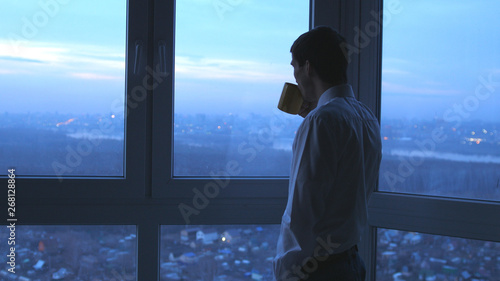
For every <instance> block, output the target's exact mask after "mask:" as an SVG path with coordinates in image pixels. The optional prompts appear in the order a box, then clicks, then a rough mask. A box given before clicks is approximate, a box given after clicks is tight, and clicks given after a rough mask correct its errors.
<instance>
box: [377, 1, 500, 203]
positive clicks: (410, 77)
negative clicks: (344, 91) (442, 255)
mask: <svg viewBox="0 0 500 281" xmlns="http://www.w3.org/2000/svg"><path fill="white" fill-rule="evenodd" d="M394 2H397V5H396V6H394ZM391 5H392V7H396V9H392V12H391V11H390V10H388V11H386V13H384V15H386V18H385V21H384V30H383V34H384V36H383V55H382V120H381V122H382V124H381V129H382V137H383V158H382V164H381V172H380V184H379V189H380V190H382V191H392V192H404V193H416V194H425V195H437V196H452V197H462V198H473V199H487V200H500V185H499V184H500V172H499V171H500V119H499V118H498V117H499V115H498V108H500V96H499V95H497V94H495V93H496V92H498V90H499V89H500V53H499V52H498V51H497V50H498V49H499V48H500V35H499V33H498V32H496V29H497V26H498V25H499V24H500V18H499V17H498V15H497V14H496V12H494V11H498V10H499V9H500V2H498V1H492V0H488V1H480V2H477V1H462V2H460V4H458V5H456V2H453V1H439V2H436V1H429V0H425V1H408V0H404V1H391V0H386V1H384V6H386V7H391ZM459 19H460V20H459Z"/></svg>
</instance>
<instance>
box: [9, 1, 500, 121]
mask: <svg viewBox="0 0 500 281" xmlns="http://www.w3.org/2000/svg"><path fill="white" fill-rule="evenodd" d="M390 3H396V4H397V5H399V8H400V9H399V10H398V12H397V13H392V14H391V18H390V20H389V19H388V18H387V21H386V23H385V26H384V30H383V60H382V63H383V68H382V117H383V118H423V119H431V118H435V117H438V118H443V117H446V116H448V117H450V115H452V114H457V113H455V112H454V111H453V110H456V106H455V105H459V106H460V105H461V106H463V107H466V108H467V110H468V112H467V113H470V118H478V119H482V120H488V121H496V120H498V113H497V109H498V108H500V97H499V96H498V92H499V91H500V90H498V89H500V52H498V50H500V35H498V34H499V33H498V26H500V18H499V17H498V15H497V13H498V11H500V2H499V1H497V0H481V1H449V0H444V1H439V2H436V1H431V0H419V1H414V0H413V1H410V0H399V1H398V0H391V1H385V2H384V5H385V7H389V6H390ZM308 6H309V1H306V0H273V1H257V0H232V1H227V0H185V1H178V2H177V4H176V8H177V11H176V18H177V19H176V20H177V21H176V46H175V47H176V53H175V54H176V57H175V60H176V64H175V79H176V80H175V112H177V113H209V114H212V113H216V114H226V113H235V112H236V113H242V112H254V113H260V114H265V113H269V112H271V111H275V110H276V105H277V102H278V100H279V95H280V93H281V89H282V87H283V83H284V82H295V80H294V78H293V75H292V73H293V68H292V67H291V66H290V60H291V57H290V52H289V50H290V46H291V44H292V43H293V41H294V40H295V39H296V38H297V37H298V36H299V35H300V34H302V33H304V32H306V31H307V30H308V26H309V24H308V15H309V12H308V8H309V7H308ZM386 9H387V8H386ZM364 28H365V27H360V29H361V30H363V29H364ZM125 38H126V1H124V0H121V1H118V0H108V1H96V0H93V1H81V0H65V1H62V0H57V1H56V0H41V1H40V0H22V1H21V0H6V1H4V2H3V3H2V9H1V10H0V85H1V86H2V87H1V88H0V97H1V98H2V103H0V113H2V112H15V113H23V112H60V113H75V114H81V113H102V114H107V113H108V112H110V111H111V110H114V108H115V107H113V104H115V102H116V101H120V102H123V100H124V86H125ZM484 80H486V81H487V80H491V81H498V82H497V83H496V84H495V83H493V84H492V83H490V86H489V88H487V89H490V90H493V91H490V92H488V93H491V94H490V95H489V96H488V97H486V98H484V99H481V100H478V99H477V97H475V91H476V89H477V88H478V87H480V85H481V81H484ZM483 90H485V89H483ZM494 90H496V91H494ZM483 97H484V96H483ZM475 98H476V99H475ZM475 101H478V102H477V103H476V104H475V103H474V102H475ZM469 109H470V110H469ZM450 110H451V111H452V112H451V113H450Z"/></svg>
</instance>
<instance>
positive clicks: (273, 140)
mask: <svg viewBox="0 0 500 281" xmlns="http://www.w3.org/2000/svg"><path fill="white" fill-rule="evenodd" d="M308 27H309V1H304V0H292V1H290V0H278V1H264V2H252V1H194V0H187V1H178V2H177V3H176V28H177V30H176V46H175V50H176V51H175V116H174V123H175V128H174V174H175V175H176V176H208V175H221V176H259V175H265V176H285V175H288V174H289V167H290V161H291V146H292V141H293V137H294V134H295V130H296V129H297V128H298V126H299V123H300V121H301V119H302V118H301V117H298V116H292V115H290V116H287V114H285V113H283V112H280V111H279V110H278V109H277V105H278V101H279V98H280V94H281V90H282V87H283V84H284V82H295V79H294V77H293V69H292V67H291V66H290V61H291V55H290V47H291V45H292V43H293V42H294V40H295V39H296V38H297V37H298V36H299V35H300V34H302V33H304V32H306V31H307V30H308ZM235 164H237V167H238V169H236V171H237V172H236V173H233V174H229V171H228V168H227V167H228V165H229V166H234V165H235Z"/></svg>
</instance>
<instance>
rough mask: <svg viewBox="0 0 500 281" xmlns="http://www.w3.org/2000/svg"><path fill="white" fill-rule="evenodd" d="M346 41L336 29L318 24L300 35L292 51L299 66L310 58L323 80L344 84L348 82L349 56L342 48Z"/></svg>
mask: <svg viewBox="0 0 500 281" xmlns="http://www.w3.org/2000/svg"><path fill="white" fill-rule="evenodd" d="M345 42H346V41H345V38H344V37H343V36H342V35H340V34H339V33H338V32H337V31H336V30H335V29H333V28H331V27H328V26H318V27H315V28H314V29H311V30H310V31H308V32H306V33H304V34H302V35H300V36H299V38H297V40H295V42H293V45H292V47H291V48H290V52H292V56H293V58H294V59H295V60H296V61H297V62H298V63H299V66H303V65H304V64H305V62H306V60H308V61H309V63H310V64H311V65H312V66H313V67H314V69H315V70H316V73H318V76H319V78H320V79H321V80H323V81H325V82H328V83H332V84H344V83H347V58H346V56H345V55H344V51H343V50H342V48H343V45H344V44H345Z"/></svg>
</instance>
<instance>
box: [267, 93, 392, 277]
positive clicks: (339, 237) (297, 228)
mask: <svg viewBox="0 0 500 281" xmlns="http://www.w3.org/2000/svg"><path fill="white" fill-rule="evenodd" d="M381 150H382V144H381V139H380V126H379V123H378V120H377V118H376V117H375V116H374V115H373V113H372V112H371V111H370V109H369V108H368V107H367V106H366V105H364V104H362V103H361V102H359V101H357V100H356V98H355V97H354V94H353V92H352V88H351V86H350V85H348V84H344V85H339V86H335V87H332V88H330V89H328V90H327V91H325V92H324V93H323V94H322V95H321V97H320V99H319V101H318V105H317V107H316V108H315V109H314V110H312V111H311V112H310V113H309V114H308V115H307V116H306V117H305V118H304V120H303V122H302V124H301V125H300V127H299V129H298V130H297V134H296V135H295V139H294V142H293V158H292V165H291V170H290V181H289V188H288V192H289V194H288V203H287V206H286V209H285V212H284V214H283V218H282V221H281V232H280V237H279V239H278V245H277V255H276V258H275V260H274V262H273V265H274V274H275V278H276V280H279V281H282V280H283V281H286V280H290V281H291V280H298V279H297V278H298V277H302V278H303V276H301V275H303V274H304V273H301V272H300V268H301V267H302V266H303V265H304V264H305V263H306V261H308V260H309V261H310V262H309V267H314V261H311V259H312V260H314V259H316V260H317V261H321V260H324V259H325V256H327V255H331V254H335V253H340V252H343V251H346V250H348V249H349V248H351V247H352V246H354V245H356V244H357V243H358V242H359V241H360V240H361V235H362V232H363V229H364V228H365V226H366V224H367V202H368V199H369V197H370V195H371V193H372V192H373V190H374V189H375V186H376V181H377V177H378V172H379V167H380V160H381V157H382V151H381Z"/></svg>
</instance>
